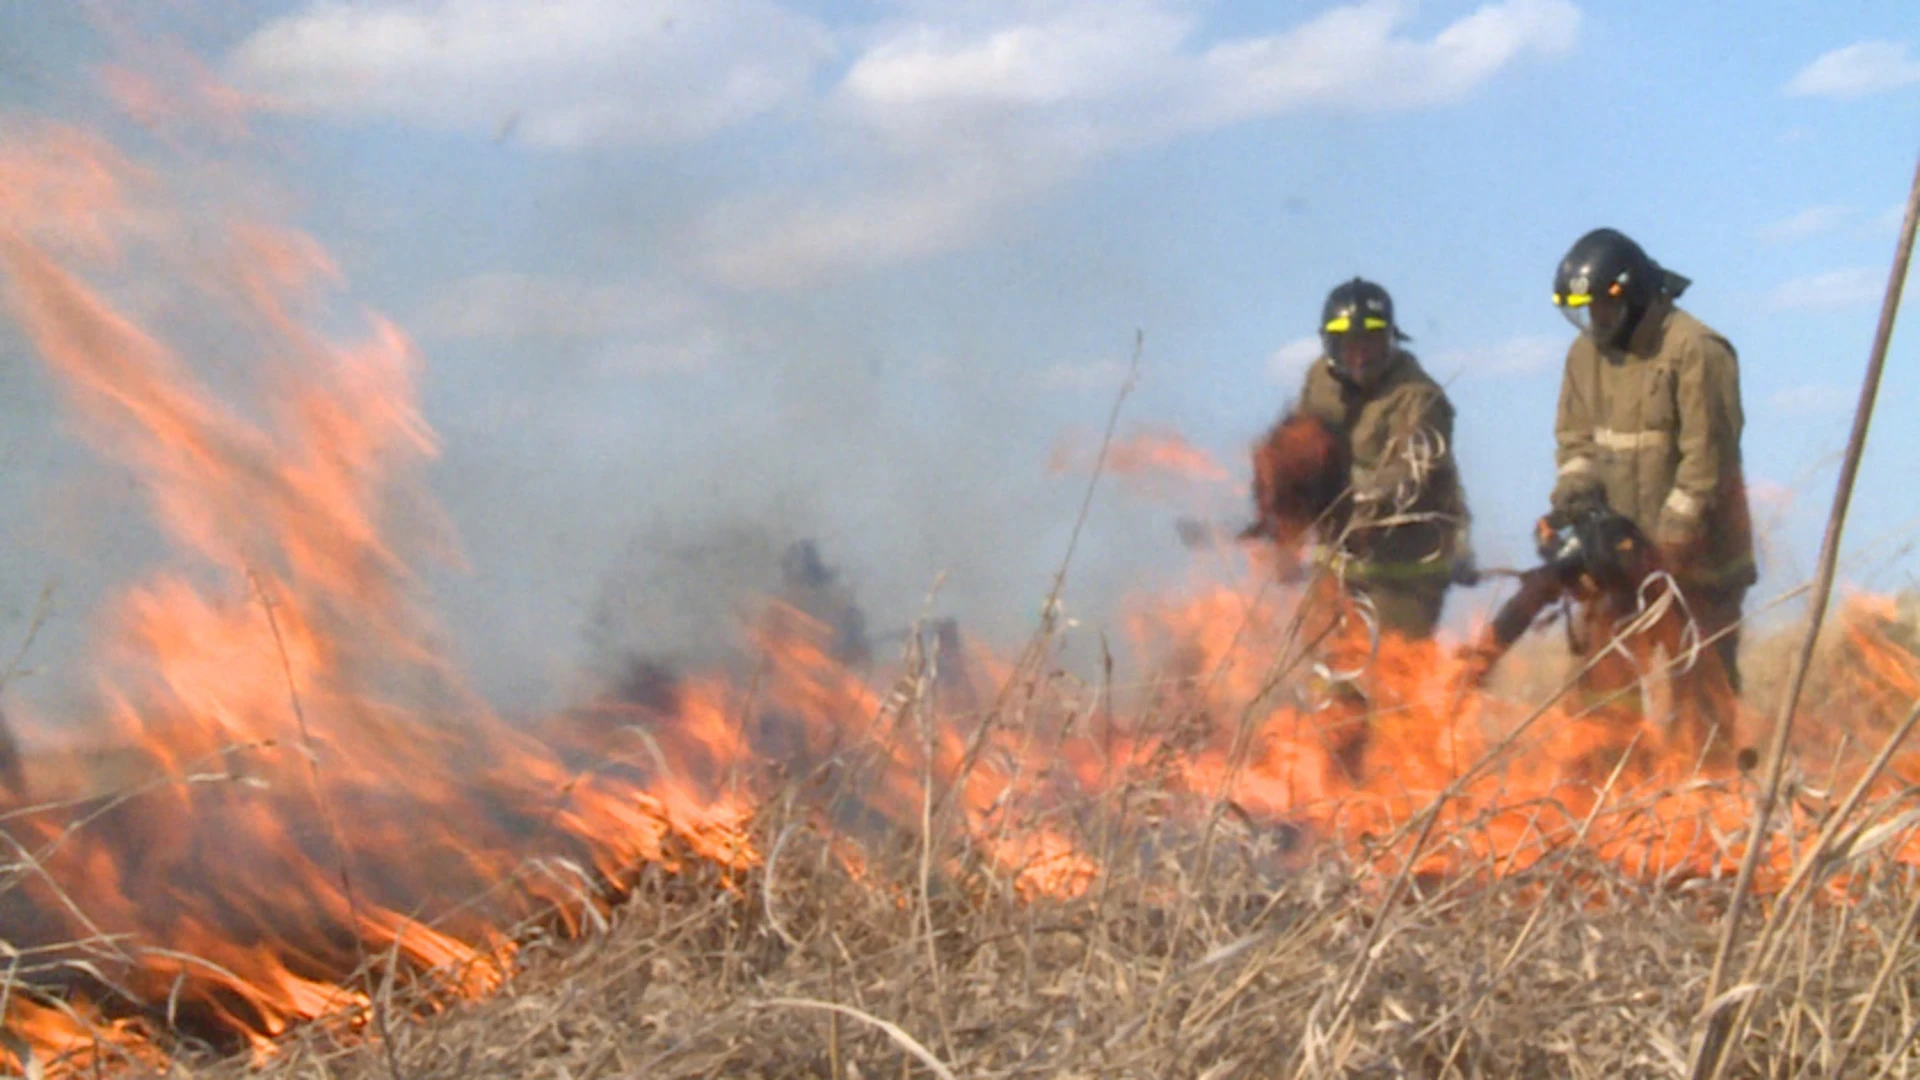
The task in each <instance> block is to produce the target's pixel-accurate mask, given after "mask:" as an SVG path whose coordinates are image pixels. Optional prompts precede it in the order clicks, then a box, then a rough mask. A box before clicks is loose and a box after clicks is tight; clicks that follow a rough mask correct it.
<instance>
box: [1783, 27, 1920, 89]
mask: <svg viewBox="0 0 1920 1080" xmlns="http://www.w3.org/2000/svg"><path fill="white" fill-rule="evenodd" d="M1915 83H1920V60H1915V59H1912V58H1910V57H1909V56H1908V55H1907V46H1906V45H1905V43H1903V42H1893V41H1862V42H1859V43H1858V44H1854V45H1849V46H1847V47H1846V48H1844V49H1835V50H1833V51H1832V52H1830V53H1826V54H1825V55H1823V56H1821V57H1820V58H1819V59H1817V60H1815V61H1814V62H1813V63H1811V64H1808V65H1807V66H1806V67H1804V68H1801V69H1800V71H1799V73H1798V74H1796V75H1794V77H1793V78H1792V79H1790V80H1788V82H1787V86H1786V92H1787V93H1788V94H1792V95H1795V96H1800V97H1830V98H1856V97H1864V96H1866V95H1868V94H1878V93H1884V92H1885V91H1888V90H1898V89H1900V88H1901V87H1903V86H1911V85H1913V84H1915Z"/></svg>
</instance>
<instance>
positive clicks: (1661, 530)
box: [1653, 509, 1707, 574]
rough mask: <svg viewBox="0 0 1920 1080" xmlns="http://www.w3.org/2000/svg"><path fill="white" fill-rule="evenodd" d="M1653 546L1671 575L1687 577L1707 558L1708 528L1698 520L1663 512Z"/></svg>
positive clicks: (1666, 511) (1668, 511)
mask: <svg viewBox="0 0 1920 1080" xmlns="http://www.w3.org/2000/svg"><path fill="white" fill-rule="evenodd" d="M1653 544H1654V547H1655V548H1657V549H1659V552H1660V562H1661V565H1663V566H1665V567H1666V569H1667V570H1668V571H1669V572H1670V573H1675V574H1681V573H1685V572H1687V571H1689V570H1692V569H1694V568H1696V567H1697V566H1698V565H1699V564H1700V562H1701V560H1702V559H1703V558H1705V556H1706V548H1707V529H1706V524H1705V522H1703V521H1702V520H1701V519H1699V518H1689V517H1685V516H1683V515H1680V514H1676V513H1674V512H1673V511H1672V509H1667V510H1664V511H1662V512H1661V514H1660V522H1659V524H1658V525H1656V526H1655V527H1654V531H1653Z"/></svg>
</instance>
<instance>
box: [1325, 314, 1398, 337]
mask: <svg viewBox="0 0 1920 1080" xmlns="http://www.w3.org/2000/svg"><path fill="white" fill-rule="evenodd" d="M1360 326H1361V328H1362V329H1365V330H1385V329H1386V328H1387V320H1385V319H1380V318H1375V317H1373V316H1371V315H1369V316H1368V317H1366V318H1364V319H1362V320H1360ZM1322 329H1324V330H1326V332H1327V333H1329V334H1344V333H1346V332H1347V331H1349V330H1351V329H1353V319H1352V317H1350V316H1347V315H1337V316H1335V317H1333V318H1331V319H1328V320H1327V325H1326V326H1325V327H1323V328H1322Z"/></svg>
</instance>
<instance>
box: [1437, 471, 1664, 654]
mask: <svg viewBox="0 0 1920 1080" xmlns="http://www.w3.org/2000/svg"><path fill="white" fill-rule="evenodd" d="M1536 530H1537V531H1536V535H1535V549H1536V550H1537V551H1538V552H1539V555H1540V565H1538V566H1536V567H1534V568H1533V569H1530V570H1527V571H1524V572H1523V573H1521V574H1520V575H1519V578H1520V588H1519V590H1518V591H1517V592H1515V593H1514V594H1513V596H1511V597H1509V598H1508V600H1507V602H1506V603H1504V604H1502V605H1500V610H1499V611H1498V612H1496V613H1495V614H1494V617H1493V623H1492V625H1491V626H1489V627H1488V630H1487V633H1486V635H1485V636H1484V637H1483V638H1482V639H1481V640H1480V641H1479V642H1478V643H1476V644H1475V645H1473V646H1471V647H1470V648H1469V649H1468V650H1467V656H1468V663H1469V666H1470V668H1471V675H1472V677H1473V680H1474V681H1475V682H1476V683H1484V682H1485V681H1486V679H1487V677H1488V676H1489V675H1490V674H1491V673H1492V671H1493V667H1494V665H1495V664H1497V663H1499V661H1500V658H1501V657H1502V656H1505V655H1506V653H1507V650H1508V649H1510V648H1512V647H1513V644H1514V642H1516V641H1518V640H1520V636H1521V635H1522V634H1525V633H1526V632H1527V631H1528V630H1529V629H1530V628H1531V627H1532V626H1533V624H1534V622H1535V620H1537V619H1538V618H1539V617H1540V613H1541V612H1542V611H1545V610H1546V609H1547V608H1548V607H1549V606H1550V605H1552V604H1554V603H1557V602H1558V601H1560V600H1561V599H1562V598H1564V597H1571V598H1572V599H1574V600H1577V601H1580V602H1586V603H1592V602H1597V601H1602V600H1607V599H1612V600H1614V601H1616V602H1617V604H1618V606H1620V607H1621V608H1622V609H1623V610H1627V609H1631V608H1632V606H1633V604H1634V598H1635V597H1636V596H1637V594H1638V592H1639V589H1640V583H1641V582H1642V581H1644V580H1646V577H1647V575H1648V574H1650V573H1653V572H1654V571H1655V570H1657V569H1658V568H1659V558H1658V556H1657V554H1656V552H1655V549H1654V546H1653V543H1652V541H1651V540H1649V539H1648V538H1647V536H1646V534H1645V533H1643V532H1641V531H1640V529H1639V527H1638V526H1636V525H1635V524H1634V523H1633V522H1632V520H1630V519H1628V518H1626V517H1624V516H1622V515H1620V514H1618V513H1615V512H1614V511H1613V509H1612V508H1610V507H1608V506H1607V505H1606V504H1605V503H1603V502H1599V501H1597V500H1596V501H1587V502H1583V503H1581V504H1579V505H1577V506H1572V507H1568V508H1566V509H1564V510H1556V511H1554V512H1553V513H1551V514H1548V515H1547V516H1546V517H1543V518H1541V519H1540V521H1539V524H1538V525H1537V526H1536Z"/></svg>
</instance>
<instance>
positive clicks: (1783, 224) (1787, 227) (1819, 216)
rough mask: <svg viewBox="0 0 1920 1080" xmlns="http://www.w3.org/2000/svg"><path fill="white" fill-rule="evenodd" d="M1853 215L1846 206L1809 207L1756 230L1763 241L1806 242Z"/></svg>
mask: <svg viewBox="0 0 1920 1080" xmlns="http://www.w3.org/2000/svg"><path fill="white" fill-rule="evenodd" d="M1852 213H1853V211H1852V209H1851V208H1849V207H1845V206H1809V207H1807V208H1806V209H1805V210H1802V211H1800V212H1799V213H1796V214H1793V215H1790V216H1788V217H1785V218H1782V219H1780V220H1779V221H1775V222H1773V223H1771V224H1768V225H1763V226H1761V227H1760V228H1759V229H1757V230H1755V234H1756V235H1757V236H1759V237H1760V239H1762V240H1769V241H1775V242H1779V241H1787V240H1805V239H1806V238H1807V237H1809V236H1817V235H1818V234H1820V233H1823V232H1827V231H1829V230H1831V229H1833V228H1834V227H1835V226H1837V225H1839V224H1840V223H1841V222H1842V221H1844V220H1846V218H1847V217H1848V216H1849V215H1851V214H1852Z"/></svg>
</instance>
